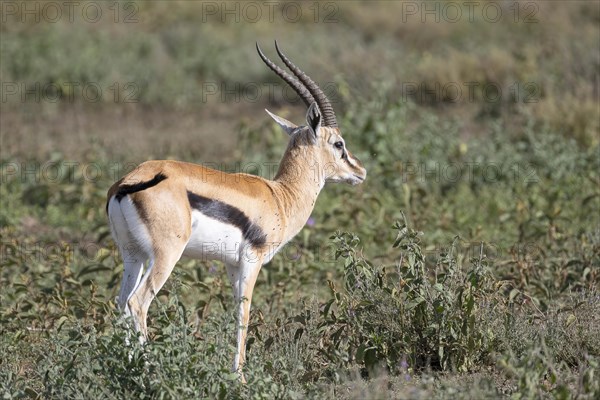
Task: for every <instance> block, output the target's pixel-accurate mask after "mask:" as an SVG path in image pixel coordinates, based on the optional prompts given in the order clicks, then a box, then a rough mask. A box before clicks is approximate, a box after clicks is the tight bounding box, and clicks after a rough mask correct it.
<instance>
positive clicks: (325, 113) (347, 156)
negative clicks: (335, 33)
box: [256, 41, 367, 185]
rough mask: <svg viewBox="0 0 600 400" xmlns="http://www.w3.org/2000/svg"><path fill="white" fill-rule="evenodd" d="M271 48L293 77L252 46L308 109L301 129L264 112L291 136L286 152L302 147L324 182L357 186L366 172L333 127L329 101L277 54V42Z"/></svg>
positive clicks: (280, 54)
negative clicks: (314, 163)
mask: <svg viewBox="0 0 600 400" xmlns="http://www.w3.org/2000/svg"><path fill="white" fill-rule="evenodd" d="M275 48H276V49H277V54H279V57H280V58H281V60H282V61H283V62H284V64H285V65H286V66H287V67H288V68H289V69H290V71H292V73H293V74H294V76H292V75H290V74H289V73H287V72H286V71H285V70H283V69H282V68H280V67H279V66H277V65H276V64H275V63H273V62H272V61H271V60H269V59H268V58H267V57H266V56H265V55H264V54H263V52H262V51H261V50H260V47H259V46H258V43H257V44H256V49H257V50H258V54H259V55H260V57H261V58H262V60H263V61H264V63H265V64H266V65H267V66H268V67H269V68H270V69H271V70H273V72H275V73H276V74H277V75H278V76H279V77H280V78H282V79H283V80H284V81H285V82H286V83H287V84H288V85H290V86H291V87H292V89H294V91H295V92H296V93H297V94H298V96H300V98H301V99H302V100H303V101H304V103H305V104H306V105H307V106H308V111H307V113H306V125H303V126H297V125H296V124H294V123H293V122H290V121H288V120H287V119H285V118H282V117H280V116H278V115H275V114H273V113H271V112H269V110H266V111H267V113H268V114H269V115H270V116H271V118H273V119H274V120H275V122H277V124H278V125H279V126H281V128H283V130H284V131H285V132H286V133H287V134H288V135H289V136H290V137H291V139H290V145H289V147H288V150H289V149H290V148H295V147H299V146H302V147H303V149H304V151H305V152H306V153H309V154H310V158H312V160H313V162H316V163H318V167H319V172H320V174H323V176H324V178H325V181H326V182H346V183H349V184H352V185H357V184H359V183H361V182H362V181H364V179H365V178H366V176H367V170H366V169H365V168H364V167H363V166H362V164H361V162H360V161H359V160H358V158H356V157H354V156H353V155H352V153H350V151H348V150H347V149H346V143H345V141H344V138H343V137H342V134H341V132H340V129H339V128H338V126H337V120H336V118H335V113H334V112H333V107H332V106H331V103H330V101H329V99H328V98H327V96H325V93H323V91H322V90H321V88H319V86H318V85H317V84H316V83H315V82H314V81H313V80H312V79H311V78H310V77H309V76H308V75H306V74H305V73H304V72H302V71H301V70H300V68H298V67H296V66H295V65H294V64H293V63H292V62H291V61H290V60H289V59H288V58H287V57H286V56H285V55H284V54H283V53H282V52H281V50H280V49H279V46H278V45H277V41H275Z"/></svg>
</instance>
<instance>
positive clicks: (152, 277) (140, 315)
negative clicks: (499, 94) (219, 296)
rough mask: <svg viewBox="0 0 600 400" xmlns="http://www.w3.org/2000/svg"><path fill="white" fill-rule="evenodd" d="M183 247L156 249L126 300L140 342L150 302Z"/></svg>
mask: <svg viewBox="0 0 600 400" xmlns="http://www.w3.org/2000/svg"><path fill="white" fill-rule="evenodd" d="M184 247H185V246H184V244H181V245H179V246H178V248H175V249H173V247H171V251H157V254H155V255H154V260H153V262H152V263H151V265H150V266H149V267H148V269H147V270H146V272H145V273H144V275H143V277H142V278H141V281H140V282H139V284H138V285H137V287H136V288H135V289H134V290H133V293H132V294H131V295H130V296H129V298H128V300H127V308H128V309H129V310H130V312H131V316H132V317H133V322H134V326H135V329H136V330H137V331H138V332H139V333H141V336H140V342H141V343H144V341H145V340H146V338H147V337H148V329H147V325H146V319H147V316H148V309H149V308H150V304H151V303H152V300H154V298H155V297H156V295H157V294H158V292H159V291H160V289H161V288H162V287H163V285H164V284H165V282H166V281H167V279H168V278H169V275H171V272H172V271H173V268H174V267H175V264H176V263H177V261H179V259H180V258H181V254H182V253H183V249H184Z"/></svg>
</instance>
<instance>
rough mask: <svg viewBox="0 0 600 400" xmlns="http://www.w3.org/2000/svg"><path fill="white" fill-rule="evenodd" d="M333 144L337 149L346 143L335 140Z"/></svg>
mask: <svg viewBox="0 0 600 400" xmlns="http://www.w3.org/2000/svg"><path fill="white" fill-rule="evenodd" d="M333 145H334V146H335V148H336V149H342V148H344V143H342V142H335V143H334V144H333Z"/></svg>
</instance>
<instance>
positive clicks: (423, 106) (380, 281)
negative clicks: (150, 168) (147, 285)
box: [0, 1, 600, 399]
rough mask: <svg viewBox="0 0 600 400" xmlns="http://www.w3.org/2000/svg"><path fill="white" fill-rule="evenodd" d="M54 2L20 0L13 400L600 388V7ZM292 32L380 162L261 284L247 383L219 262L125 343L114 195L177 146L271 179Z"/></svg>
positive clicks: (4, 69)
mask: <svg viewBox="0 0 600 400" xmlns="http://www.w3.org/2000/svg"><path fill="white" fill-rule="evenodd" d="M25 3H27V7H28V8H27V10H31V9H33V10H34V11H33V12H29V11H27V10H26V9H24V8H23V7H25V6H24V5H23V4H25ZM36 4H37V6H35V5H36ZM48 4H59V3H57V2H54V3H53V2H10V1H8V2H3V3H2V14H3V15H2V18H3V19H2V24H1V28H0V32H1V38H0V41H1V52H0V60H1V64H0V77H1V81H2V102H1V104H0V105H1V107H2V112H1V117H0V124H1V126H0V128H1V129H0V132H1V142H0V143H1V148H0V167H1V168H0V169H1V174H2V175H1V182H0V205H1V207H0V236H1V239H0V391H1V393H2V396H3V398H5V399H10V398H85V399H88V398H89V399H91V398H94V399H95V398H108V399H110V398H190V399H196V398H224V399H228V398H257V399H258V398H264V399H270V398H284V399H288V398H290V399H303V398H323V399H326V398H336V399H339V398H343V399H365V398H401V399H404V398H411V399H430V398H435V399H460V398H464V399H467V398H478V399H480V398H514V399H528V398H556V399H571V398H572V399H597V398H598V397H600V350H599V349H600V290H599V289H600V173H599V171H600V147H599V146H600V139H599V136H600V125H599V124H600V122H599V121H600V115H599V114H600V112H599V104H600V103H599V93H598V90H599V83H600V80H599V77H600V73H599V71H600V68H599V67H600V43H599V40H600V39H599V38H600V6H599V5H598V3H597V2H583V1H581V2H577V1H568V2H567V1H564V2H541V1H527V2H525V1H522V2H488V1H481V2H474V3H473V5H472V7H473V8H472V9H471V11H469V9H468V7H471V6H466V5H465V4H462V2H428V3H427V5H425V3H423V2H394V3H391V2H390V3H386V4H381V3H376V2H367V1H352V2H323V3H312V2H283V1H282V2H279V3H277V4H274V5H273V8H272V12H273V13H272V14H269V8H268V7H266V6H264V5H263V4H262V3H259V2H255V3H253V4H254V5H255V7H257V9H258V10H259V11H260V12H261V15H260V16H259V17H257V14H255V13H254V12H255V11H254V10H253V9H248V8H247V7H248V6H247V5H245V4H248V3H243V2H229V3H222V2H188V1H185V2H183V1H182V2H167V1H152V2H123V3H112V2H107V3H104V2H81V4H80V5H78V6H77V8H74V9H73V10H72V11H73V13H74V14H73V18H72V19H70V18H69V17H68V14H67V9H66V8H65V7H62V9H61V11H62V15H61V16H60V18H59V17H57V16H56V15H57V14H55V13H54V9H52V7H53V6H52V5H50V6H48ZM90 4H91V5H90ZM86 6H87V7H88V9H86V8H85V7H86ZM35 7H38V8H37V9H36V8H35ZM74 7H75V6H74ZM93 7H97V8H99V9H100V10H101V12H102V15H101V16H100V17H97V16H96V17H95V15H96V14H94V10H95V9H94V8H93ZM424 7H429V8H428V10H433V11H432V12H430V14H427V13H425V12H424ZM83 9H86V11H87V12H88V14H85V18H84V17H83V14H82V10H83ZM298 9H299V10H300V14H298V13H297V10H298ZM484 9H485V10H486V13H485V14H484V12H483V10H484ZM36 10H37V11H36ZM228 10H229V11H228ZM294 10H296V13H294V12H295V11H294ZM456 10H460V11H461V14H456ZM498 10H500V14H498V15H497V14H496V12H497V11H498ZM36 12H37V13H38V17H39V19H38V20H36V18H35V15H36V14H35V13H36ZM496 15H497V16H496ZM436 18H437V19H436ZM273 39H278V41H279V43H280V44H281V46H282V48H283V49H284V51H286V53H287V54H288V55H289V56H290V57H291V58H292V60H294V61H295V62H296V63H297V64H298V65H299V66H300V67H302V68H303V69H304V70H306V71H307V72H308V73H309V74H310V75H311V76H313V77H314V78H315V80H317V81H318V82H320V84H321V86H323V87H325V88H326V90H327V92H328V94H329V95H330V97H331V99H332V102H333V103H334V108H335V109H336V111H337V114H338V121H339V123H340V126H341V129H342V132H343V134H344V137H345V139H346V142H347V144H348V147H349V149H350V150H351V151H352V152H353V153H354V154H355V155H356V156H357V157H358V158H360V159H361V160H362V161H363V163H364V164H365V166H366V168H367V170H368V177H367V180H366V181H365V183H364V184H362V185H361V186H358V187H346V186H342V185H328V186H327V187H326V188H325V190H324V191H323V193H322V194H321V196H320V198H319V200H318V202H317V205H316V208H315V210H314V213H313V215H312V217H311V219H310V220H309V221H307V226H306V227H305V229H304V230H303V231H302V232H301V233H300V234H299V235H298V237H296V238H295V239H294V240H293V241H292V242H291V243H289V244H288V246H287V247H286V248H285V249H284V250H283V251H282V252H281V253H280V254H279V255H277V256H276V257H275V259H274V260H273V261H272V262H271V263H270V264H268V265H267V266H265V267H264V268H263V270H262V271H261V275H260V276H259V279H258V283H257V286H256V290H255V296H254V303H253V311H252V316H251V326H250V327H249V330H250V332H249V340H248V362H247V365H246V367H245V375H246V378H247V380H248V384H247V385H242V384H240V383H239V381H238V379H237V375H236V374H234V373H231V372H230V365H231V361H232V356H233V354H234V344H235V343H234V336H235V335H234V332H235V316H234V307H233V306H234V304H233V296H232V294H231V290H230V288H229V284H228V282H227V279H226V276H225V271H224V268H223V266H222V265H221V264H220V263H218V262H201V261H191V260H181V261H180V262H179V264H178V266H177V267H176V269H175V271H174V273H173V275H172V276H171V278H170V280H169V281H168V282H167V284H166V285H165V288H164V289H163V290H162V291H161V293H160V295H159V296H158V298H157V300H156V301H155V302H154V304H153V305H152V307H151V309H150V315H149V319H150V321H149V330H150V337H151V340H150V342H149V343H148V344H147V345H145V346H143V347H142V346H140V345H138V344H137V343H136V342H135V341H134V342H133V343H132V344H131V345H126V344H125V336H126V334H125V331H126V329H127V321H123V320H121V319H120V318H119V314H118V312H117V311H116V306H115V298H116V295H117V293H118V285H119V280H120V274H121V271H122V263H121V260H120V257H119V254H118V252H117V250H116V249H115V245H114V243H113V241H112V239H111V238H110V234H109V229H108V225H107V220H106V215H105V209H104V206H105V196H106V191H107V189H108V187H109V186H110V185H111V184H112V183H113V182H114V181H115V180H116V179H118V178H119V177H120V176H122V175H123V174H125V173H126V172H127V171H129V170H130V169H131V168H133V166H135V165H136V164H137V163H139V162H141V161H143V160H146V159H150V158H173V159H179V160H186V161H191V162H197V163H204V164H206V165H208V166H212V167H217V168H219V169H223V170H227V171H243V172H251V173H255V174H260V175H263V176H266V177H272V176H273V173H274V170H275V167H276V165H277V162H278V161H279V157H280V156H281V154H282V152H283V150H284V148H285V145H286V140H287V138H286V135H285V134H283V133H282V132H280V131H279V129H278V128H277V127H276V126H275V125H274V124H273V123H272V121H270V119H269V118H268V116H267V115H266V114H265V113H264V112H263V109H264V108H265V107H268V108H269V109H270V110H272V111H275V112H277V113H279V114H280V115H282V116H284V117H286V118H288V119H290V120H293V121H295V122H297V123H298V122H301V121H302V120H303V113H304V112H305V108H304V106H303V105H302V103H301V102H300V101H298V100H297V99H296V98H294V97H293V96H291V91H290V92H286V91H285V90H284V88H283V85H282V83H281V82H280V81H278V78H277V77H275V76H274V75H273V74H272V73H271V72H270V71H269V70H267V69H266V68H265V67H264V65H263V64H262V63H261V62H260V60H259V58H258V56H256V54H255V48H254V43H255V42H256V41H258V42H260V43H261V44H262V47H263V49H264V50H265V51H266V52H267V53H268V54H269V55H271V56H273V58H274V49H273V47H272V40H273Z"/></svg>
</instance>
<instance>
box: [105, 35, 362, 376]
mask: <svg viewBox="0 0 600 400" xmlns="http://www.w3.org/2000/svg"><path fill="white" fill-rule="evenodd" d="M275 47H276V49H277V53H278V54H279V56H280V57H281V59H282V61H283V62H284V63H285V65H286V66H287V67H288V68H289V69H290V71H291V72H292V73H293V75H291V74H289V73H288V72H286V71H285V70H283V69H282V68H280V67H279V66H277V65H275V64H274V63H273V62H272V61H271V60H269V59H268V58H267V57H265V55H264V54H263V53H262V51H261V50H260V48H259V47H258V44H257V46H256V48H257V50H258V54H259V55H260V57H261V58H262V60H263V61H264V62H265V64H266V65H267V66H268V67H269V68H270V69H272V70H273V71H274V72H275V73H276V74H277V75H278V76H279V77H281V78H282V79H283V80H284V81H285V82H287V83H288V84H289V85H290V86H291V87H292V88H293V89H294V90H295V91H296V93H298V95H299V96H300V97H301V98H302V100H303V101H304V102H305V103H306V105H307V106H308V112H307V114H306V126H296V125H294V124H293V123H291V122H290V121H287V120H286V119H284V118H281V117H278V116H276V115H274V114H271V113H270V112H269V111H267V113H269V115H270V116H271V117H272V118H273V119H274V120H275V122H277V124H279V125H280V126H281V127H282V128H283V130H284V131H285V132H286V133H287V134H288V135H289V136H290V141H289V144H288V147H287V149H286V151H285V154H284V155H283V158H282V160H281V163H280V165H279V170H278V172H277V174H276V176H275V179H274V180H272V181H270V180H267V179H263V178H260V177H257V176H252V175H247V174H228V173H224V172H220V171H215V170H212V169H209V168H205V167H203V166H201V165H196V164H190V163H185V162H179V161H147V162H144V163H142V164H140V165H139V166H138V167H137V168H136V169H135V170H133V171H132V172H131V173H129V174H127V175H126V176H125V177H124V178H122V179H121V180H120V181H118V182H116V183H115V184H114V185H113V186H112V187H111V188H110V190H109V191H108V200H107V206H106V208H107V212H108V218H109V220H110V227H111V232H112V236H113V238H114V240H115V242H116V243H117V245H118V247H119V250H120V252H121V256H122V257H123V263H124V273H123V281H122V283H121V291H120V293H119V299H118V303H119V307H120V308H121V309H122V311H123V312H124V313H125V314H126V315H130V316H131V317H132V319H133V323H134V326H135V329H136V330H137V331H138V332H141V334H142V335H141V336H140V340H141V341H142V342H143V341H144V340H145V338H146V335H147V330H146V315H147V313H148V308H149V306H150V303H151V302H152V300H153V299H154V297H155V296H156V294H157V293H158V291H159V290H160V289H161V288H162V286H163V285H164V283H165V281H166V280H167V278H168V277H169V275H170V274H171V271H172V270H173V267H175V263H177V261H178V260H179V259H180V258H181V257H182V256H187V257H192V258H198V259H203V260H207V259H215V260H221V261H223V263H224V264H225V265H226V267H227V274H228V276H229V279H230V280H231V285H232V286H233V292H234V297H235V300H236V302H237V304H238V307H239V308H238V312H237V318H238V330H237V354H236V355H235V359H234V362H233V368H234V370H238V371H240V372H241V366H242V365H243V364H244V360H245V340H246V328H247V326H248V318H249V312H250V302H251V301H252V291H253V289H254V284H255V282H256V278H257V276H258V273H259V271H260V268H261V266H262V265H263V264H265V263H267V262H269V261H270V260H271V259H272V258H273V256H274V255H275V253H277V251H279V250H280V249H281V247H282V246H283V245H285V243H287V242H288V241H289V240H290V239H291V238H293V237H294V236H295V235H296V234H297V233H298V232H299V231H300V230H301V229H302V227H303V226H304V224H305V223H306V221H307V219H308V217H309V216H310V214H311V212H312V210H313V207H314V205H315V201H316V200H317V196H318V195H319V192H320V191H321V189H322V188H323V186H324V185H325V183H326V182H346V183H350V184H352V185H356V184H359V183H361V182H362V181H363V180H364V179H365V177H366V174H367V172H366V170H365V169H364V168H363V166H362V165H361V163H360V161H359V160H358V159H356V158H355V157H354V156H352V154H351V153H350V152H349V151H348V150H347V149H346V145H345V144H344V139H343V138H342V136H341V133H340V130H339V128H338V126H337V121H336V118H335V114H334V112H333V109H332V107H331V104H330V102H329V100H328V99H327V97H326V96H325V94H324V93H323V91H322V90H321V89H320V88H319V87H318V86H317V85H316V84H315V82H313V81H312V80H311V79H310V78H309V77H308V76H307V75H306V74H304V72H302V71H301V70H300V69H299V68H298V67H296V66H295V65H294V64H292V62H291V61H289V60H288V59H287V57H286V56H285V55H284V54H283V53H282V52H281V50H280V49H279V48H278V47H277V42H275ZM147 261H148V264H147V266H146V268H145V269H144V263H146V262H147Z"/></svg>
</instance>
